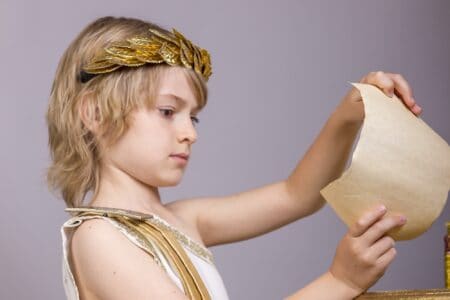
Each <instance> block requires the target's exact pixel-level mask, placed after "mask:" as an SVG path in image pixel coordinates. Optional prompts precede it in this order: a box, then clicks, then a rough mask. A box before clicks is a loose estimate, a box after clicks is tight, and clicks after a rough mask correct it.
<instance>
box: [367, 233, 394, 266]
mask: <svg viewBox="0 0 450 300" xmlns="http://www.w3.org/2000/svg"><path fill="white" fill-rule="evenodd" d="M394 246H395V241H394V239H393V238H391V237H390V236H384V237H382V238H381V239H380V240H378V241H377V242H376V243H375V244H373V245H372V247H370V249H369V253H370V254H369V255H370V256H372V257H374V258H375V260H377V259H378V258H379V257H381V256H382V255H384V254H385V253H386V252H387V251H389V250H390V249H392V248H394Z"/></svg>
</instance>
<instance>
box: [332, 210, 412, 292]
mask: <svg viewBox="0 0 450 300" xmlns="http://www.w3.org/2000/svg"><path fill="white" fill-rule="evenodd" d="M385 214H386V208H385V207H384V206H380V207H378V208H376V209H374V210H371V211H369V212H367V213H366V214H364V215H363V216H362V217H361V218H360V219H359V220H358V221H357V222H356V223H355V224H353V225H352V226H351V227H350V228H349V230H348V232H347V233H346V235H345V236H344V238H343V239H342V240H341V241H340V243H339V245H338V247H337V249H336V254H335V257H334V260H333V263H332V264H331V267H330V270H329V272H330V273H331V274H332V275H333V276H334V277H335V278H336V279H338V280H340V281H342V282H343V283H345V284H346V285H347V286H348V287H349V288H350V289H352V291H354V293H355V295H359V294H361V293H363V292H364V291H365V290H367V289H368V288H369V287H371V286H372V285H373V284H375V282H377V281H378V279H380V277H381V276H383V274H384V272H385V270H386V268H387V267H388V266H389V264H390V263H391V262H392V260H393V259H394V257H395V255H396V250H395V248H394V244H395V242H394V240H393V239H392V238H391V237H389V236H387V235H386V233H387V232H388V231H389V230H391V229H393V228H395V227H398V226H402V225H404V224H405V223H406V218H405V217H403V216H384V215H385Z"/></svg>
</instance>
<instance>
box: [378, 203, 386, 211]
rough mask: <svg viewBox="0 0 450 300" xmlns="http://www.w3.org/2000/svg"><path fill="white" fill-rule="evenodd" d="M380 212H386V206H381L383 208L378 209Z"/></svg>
mask: <svg viewBox="0 0 450 300" xmlns="http://www.w3.org/2000/svg"><path fill="white" fill-rule="evenodd" d="M378 211H379V212H385V211H386V206H384V205H381V206H380V207H379V208H378Z"/></svg>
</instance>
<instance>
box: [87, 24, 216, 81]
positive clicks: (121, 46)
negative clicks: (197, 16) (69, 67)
mask: <svg viewBox="0 0 450 300" xmlns="http://www.w3.org/2000/svg"><path fill="white" fill-rule="evenodd" d="M149 31H150V32H151V33H152V34H153V35H152V36H151V37H145V36H135V37H132V38H129V39H127V40H125V41H120V42H115V43H112V44H111V45H110V46H108V47H106V48H105V49H104V51H103V52H102V53H100V54H99V55H97V56H95V57H94V59H93V60H91V61H90V62H89V63H88V64H86V65H85V66H84V67H83V71H84V72H86V73H88V74H104V73H109V72H113V71H115V70H117V69H119V68H121V67H123V66H127V67H138V66H142V65H144V64H146V63H151V64H159V63H166V64H168V65H171V66H182V67H186V68H190V69H193V70H194V71H195V72H197V73H198V74H200V75H202V76H203V77H204V78H205V80H208V78H209V77H210V75H211V74H212V68H211V58H210V56H209V53H208V51H207V50H205V49H202V48H200V47H198V46H196V45H194V44H192V42H191V41H189V40H188V39H186V38H185V37H184V36H183V35H182V34H181V33H180V32H179V31H177V30H175V29H172V32H170V33H164V32H160V31H158V30H155V29H149Z"/></svg>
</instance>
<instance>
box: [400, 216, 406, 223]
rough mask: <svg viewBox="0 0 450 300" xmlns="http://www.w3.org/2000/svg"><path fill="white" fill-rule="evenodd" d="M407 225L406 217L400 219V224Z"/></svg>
mask: <svg viewBox="0 0 450 300" xmlns="http://www.w3.org/2000/svg"><path fill="white" fill-rule="evenodd" d="M405 223H406V217H405V216H401V217H400V224H405Z"/></svg>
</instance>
